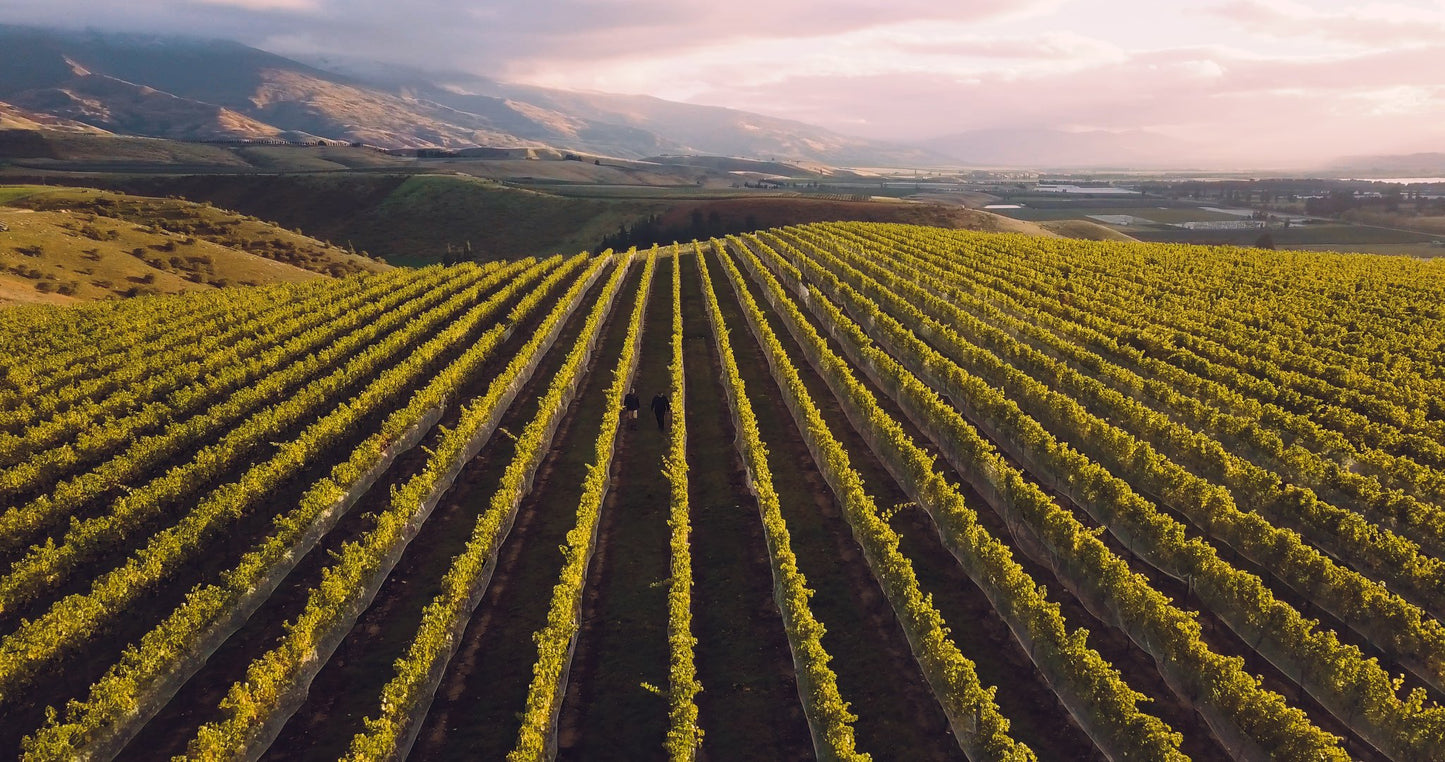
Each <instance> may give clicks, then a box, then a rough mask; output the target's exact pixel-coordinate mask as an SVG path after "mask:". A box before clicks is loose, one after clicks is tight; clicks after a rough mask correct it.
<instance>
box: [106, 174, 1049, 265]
mask: <svg viewBox="0 0 1445 762" xmlns="http://www.w3.org/2000/svg"><path fill="white" fill-rule="evenodd" d="M566 163H568V164H571V163H572V162H566ZM89 181H90V182H103V183H106V184H107V185H109V186H110V187H115V188H119V189H123V190H127V191H130V192H133V193H142V194H146V195H154V196H165V195H178V196H181V197H184V198H187V199H190V200H192V201H204V202H209V203H213V204H215V205H217V206H220V207H224V208H228V209H236V210H238V211H240V212H242V213H245V214H250V215H255V216H257V217H260V218H262V219H266V220H271V221H273V222H275V223H277V224H279V225H281V226H282V227H287V228H297V229H300V230H302V231H304V232H306V233H307V234H308V235H312V236H316V237H317V238H321V239H324V240H327V241H331V242H332V243H334V244H337V245H339V246H341V247H343V248H350V247H354V248H355V249H356V250H358V251H366V252H368V253H370V254H373V255H376V256H380V257H382V258H384V259H386V260H387V261H388V262H391V263H393V264H398V265H416V264H422V263H428V262H437V261H441V260H443V259H445V258H446V257H447V256H448V252H449V251H450V252H451V253H452V254H453V256H460V255H463V254H465V252H466V250H467V248H468V245H470V249H471V252H472V258H473V259H476V260H479V261H489V260H496V259H513V258H516V257H520V256H530V255H534V254H551V253H556V252H563V253H571V252H576V251H580V250H583V249H593V248H596V247H597V246H598V244H599V243H600V242H601V241H602V239H603V238H604V237H605V236H609V235H614V234H616V233H617V231H618V229H619V228H620V227H623V226H626V227H628V228H634V227H636V226H637V225H638V224H640V223H641V224H646V221H647V220H649V219H652V220H653V223H652V224H653V225H655V226H656V227H657V229H659V230H662V231H664V232H665V234H666V239H665V240H666V241H668V242H670V241H672V240H674V239H675V240H680V241H687V240H691V239H692V238H694V237H700V236H701V237H705V236H706V235H712V234H716V233H721V232H742V231H747V230H756V229H762V228H768V227H777V226H780V225H791V224H802V223H807V222H820V221H839V220H856V221H875V222H906V223H912V224H918V225H932V226H936V227H947V228H962V229H968V230H982V231H989V232H1009V233H1027V234H1031V235H1043V236H1053V235H1054V234H1053V233H1050V232H1049V231H1047V230H1045V229H1043V228H1042V227H1039V226H1038V225H1035V224H1033V223H1030V222H1024V221H1020V220H1012V219H1008V218H1006V217H1001V216H998V215H995V214H990V213H987V212H981V211H977V210H970V209H964V208H962V207H957V206H944V205H937V204H915V203H899V202H876V201H840V200H834V199H826V198H808V197H800V196H783V195H771V194H769V195H766V196H757V197H753V198H706V197H704V198H695V197H690V196H689V195H685V194H675V193H670V192H668V191H667V189H661V188H656V189H648V190H654V191H657V193H655V194H652V195H649V196H646V197H633V198H607V197H587V196H584V195H581V194H580V193H579V194H577V195H573V194H570V193H569V194H568V195H565V196H564V195H559V194H553V193H547V192H540V191H533V190H526V189H521V188H515V187H511V186H507V185H502V184H499V183H495V182H488V181H485V180H480V179H477V178H473V177H462V176H457V175H398V174H389V173H388V174H382V173H368V172H346V173H327V174H309V175H289V176H279V175H227V176H215V175H196V176H132V177H123V178H122V177H112V178H107V179H104V180H96V179H90V180H89ZM590 189H591V188H590V186H588V187H579V188H577V190H579V191H587V190H590ZM714 213H716V217H715V218H714ZM695 215H701V216H702V219H703V221H704V224H705V225H711V224H712V223H711V222H709V221H710V220H714V219H716V221H717V224H716V226H714V227H710V228H709V229H707V230H705V231H703V232H702V233H701V234H699V233H698V232H696V231H695V230H694V226H693V220H694V217H695Z"/></svg>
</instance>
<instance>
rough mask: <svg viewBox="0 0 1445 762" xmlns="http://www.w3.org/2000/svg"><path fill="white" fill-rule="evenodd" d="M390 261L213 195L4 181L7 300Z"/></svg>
mask: <svg viewBox="0 0 1445 762" xmlns="http://www.w3.org/2000/svg"><path fill="white" fill-rule="evenodd" d="M386 267H387V266H386V265H384V264H381V263H378V262H375V261H373V260H370V259H367V258H365V257H362V256H358V255H355V254H351V253H349V252H347V251H344V250H342V249H339V248H337V247H335V246H332V245H330V244H326V243H323V242H321V241H318V240H316V239H313V238H309V237H307V236H304V235H301V234H299V233H295V232H292V231H289V230H285V229H282V228H279V227H277V226H275V225H272V224H269V223H265V222H262V221H260V220H257V219H255V218H251V217H245V216H243V215H239V214H236V213H233V212H227V211H224V210H220V209H216V208H215V207H212V206H210V205H203V204H195V203H191V202H188V201H180V200H176V199H156V198H144V197H138V196H128V195H124V194H119V193H107V192H102V191H96V190H89V189H54V188H39V187H16V186H10V187H4V186H0V304H4V303H16V302H20V303H24V302H52V303H63V302H70V301H75V300H88V299H102V298H113V297H125V296H139V295H143V294H160V293H181V292H186V291H197V290H205V289H211V288H220V287H225V286H242V285H259V284H263V283H278V282H293V281H303V280H314V279H316V278H321V277H326V276H341V275H348V274H351V273H355V272H362V271H378V270H382V269H386Z"/></svg>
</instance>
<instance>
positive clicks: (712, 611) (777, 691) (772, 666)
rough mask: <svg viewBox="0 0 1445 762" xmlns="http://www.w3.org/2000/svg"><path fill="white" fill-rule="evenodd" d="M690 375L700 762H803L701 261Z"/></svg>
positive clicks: (688, 303) (690, 259)
mask: <svg viewBox="0 0 1445 762" xmlns="http://www.w3.org/2000/svg"><path fill="white" fill-rule="evenodd" d="M682 311H683V315H682V320H683V337H682V341H683V362H684V365H685V367H686V372H687V404H688V411H687V453H688V461H689V465H690V466H691V471H690V473H689V474H688V490H689V496H688V500H689V503H690V504H691V506H692V562H693V572H692V573H693V591H692V600H693V622H692V629H693V637H695V638H697V645H696V646H695V659H696V663H697V676H698V680H699V681H700V682H701V683H702V685H703V690H702V693H699V694H698V696H697V705H698V722H699V724H700V725H701V726H702V729H703V733H704V734H705V735H704V737H703V742H702V754H701V756H702V758H704V759H709V760H718V761H722V760H736V759H807V758H810V757H811V756H812V754H813V742H812V739H811V737H810V736H809V735H808V725H807V721H806V720H805V719H804V717H803V709H802V705H801V704H800V703H799V700H798V685H797V681H796V679H795V677H794V674H793V661H792V656H791V655H790V654H789V652H788V641H787V638H786V637H785V636H784V634H783V620H782V616H781V615H780V614H779V613H778V606H777V604H776V603H775V602H774V601H773V578H772V572H771V570H770V568H769V564H768V552H767V545H766V541H765V540H764V537H763V528H762V524H761V522H760V521H759V520H758V505H757V500H756V499H755V498H754V497H753V496H752V494H750V493H749V492H748V491H747V488H746V486H745V480H744V478H743V466H742V461H741V460H740V459H739V456H738V453H737V449H736V448H735V447H734V446H733V440H734V438H735V436H736V432H735V431H734V430H733V426H732V418H731V417H730V416H729V415H728V411H727V397H726V396H724V392H723V386H722V381H721V374H722V367H721V365H719V361H718V357H717V352H716V351H715V349H714V347H713V340H712V334H711V330H710V329H709V327H708V321H707V315H706V313H705V312H704V311H703V301H702V288H701V286H700V284H699V281H698V272H697V259H696V256H695V255H691V254H689V255H686V256H684V257H683V261H682Z"/></svg>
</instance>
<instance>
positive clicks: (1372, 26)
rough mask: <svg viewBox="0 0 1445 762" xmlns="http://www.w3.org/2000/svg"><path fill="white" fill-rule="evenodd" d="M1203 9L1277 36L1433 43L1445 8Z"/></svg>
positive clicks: (1442, 30)
mask: <svg viewBox="0 0 1445 762" xmlns="http://www.w3.org/2000/svg"><path fill="white" fill-rule="evenodd" d="M1207 12H1208V13H1210V14H1212V15H1216V16H1219V17H1221V18H1223V19H1226V20H1228V21H1231V22H1234V23H1235V24H1237V25H1239V26H1242V27H1244V28H1245V29H1248V30H1251V31H1254V32H1259V33H1264V34H1269V35H1274V36H1278V37H1314V38H1321V39H1328V40H1334V41H1338V42H1345V43H1349V44H1351V45H1360V46H1385V45H1408V44H1431V43H1437V42H1439V41H1440V40H1441V39H1445V8H1440V7H1436V8H1434V9H1428V8H1422V7H1420V6H1416V5H1403V4H1399V3H1372V4H1363V5H1357V6H1352V7H1350V8H1349V9H1347V10H1344V11H1336V12H1329V11H1321V10H1317V9H1316V8H1312V7H1310V6H1308V5H1303V4H1300V3H1297V2H1293V1H1292V0H1229V2H1225V3H1223V4H1220V5H1217V6H1214V7H1212V8H1210V9H1209V10H1208V11H1207Z"/></svg>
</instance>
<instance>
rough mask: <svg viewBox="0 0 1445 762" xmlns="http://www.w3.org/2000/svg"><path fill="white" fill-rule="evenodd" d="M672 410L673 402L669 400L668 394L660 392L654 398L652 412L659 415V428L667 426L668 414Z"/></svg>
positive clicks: (660, 429)
mask: <svg viewBox="0 0 1445 762" xmlns="http://www.w3.org/2000/svg"><path fill="white" fill-rule="evenodd" d="M671 411H672V403H670V402H668V401H667V394H665V393H663V392H658V393H657V396H655V397H653V398H652V414H653V415H655V416H657V430H658V431H662V430H663V429H664V428H666V426H667V414H668V413H669V412H671Z"/></svg>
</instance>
